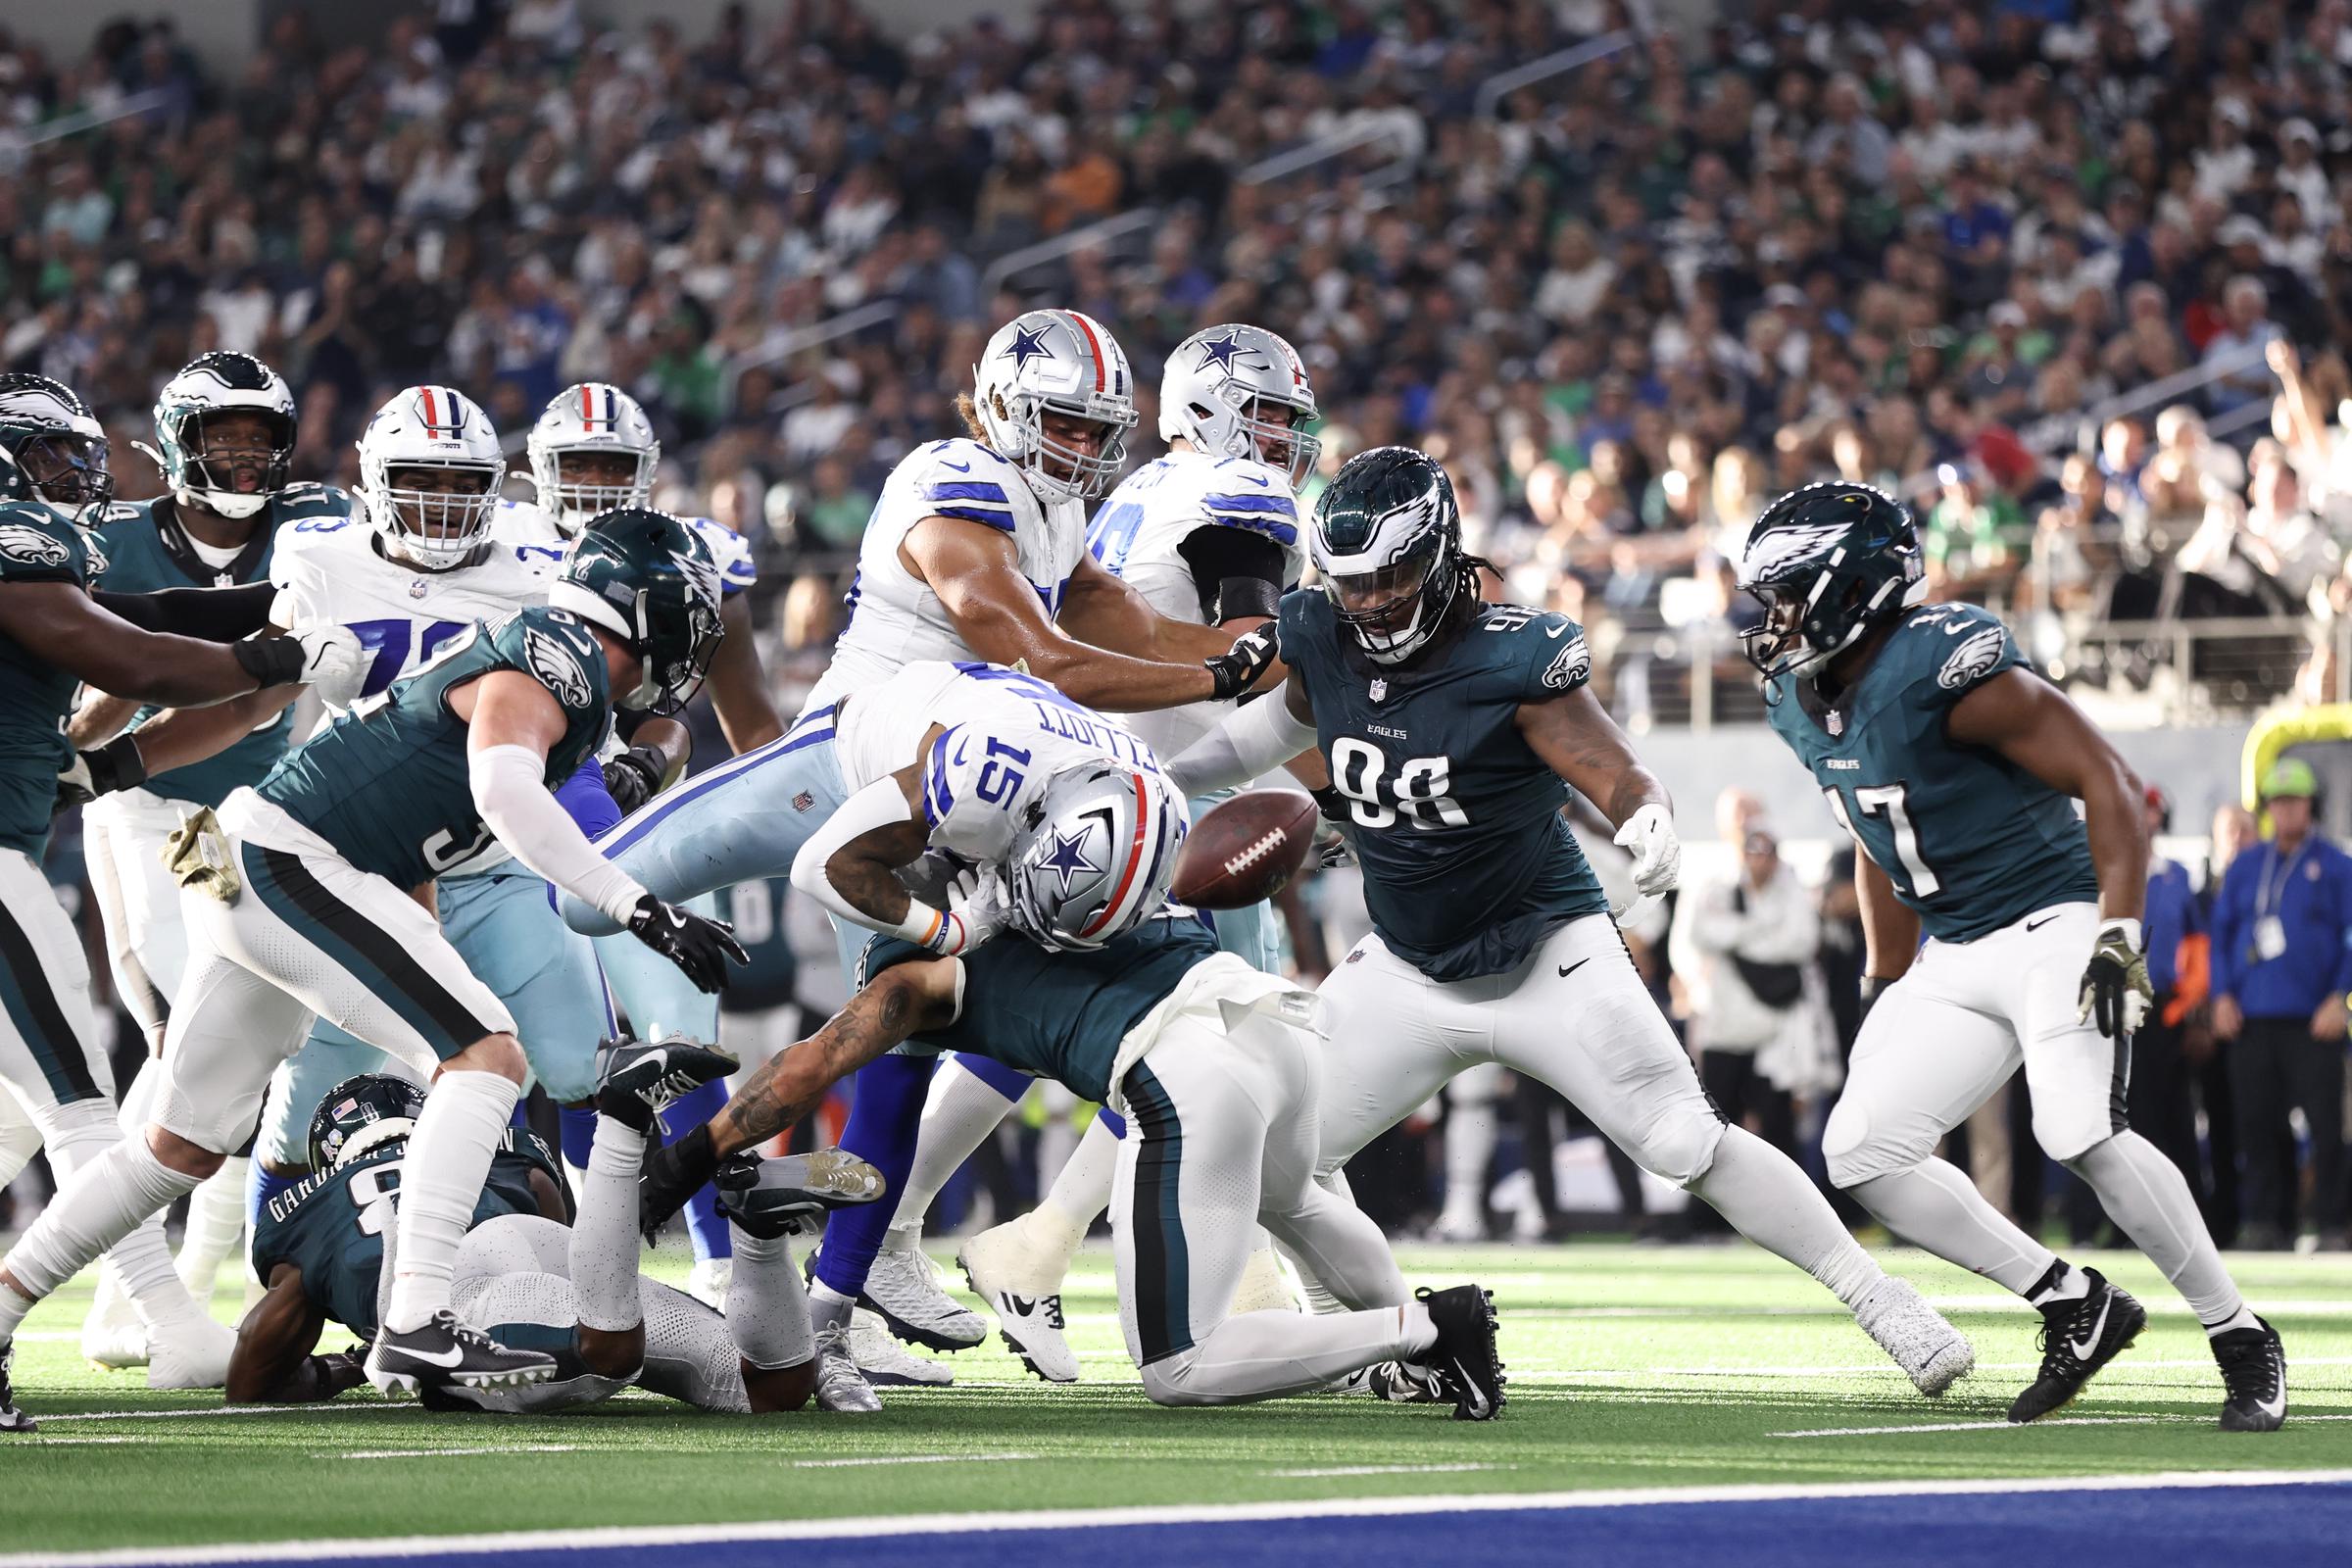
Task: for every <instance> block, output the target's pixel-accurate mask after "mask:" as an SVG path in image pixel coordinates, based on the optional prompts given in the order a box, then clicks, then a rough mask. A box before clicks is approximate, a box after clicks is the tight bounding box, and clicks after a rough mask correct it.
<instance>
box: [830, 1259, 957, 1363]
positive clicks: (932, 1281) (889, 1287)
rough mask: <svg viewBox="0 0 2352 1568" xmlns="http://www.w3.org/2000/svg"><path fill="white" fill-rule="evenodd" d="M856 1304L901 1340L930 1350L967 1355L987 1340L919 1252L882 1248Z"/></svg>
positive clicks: (867, 1275) (936, 1271)
mask: <svg viewBox="0 0 2352 1568" xmlns="http://www.w3.org/2000/svg"><path fill="white" fill-rule="evenodd" d="M858 1305H859V1306H862V1307H864V1308H865V1309H866V1310H868V1311H870V1312H873V1313H875V1314H877V1315H879V1316H880V1317H881V1319H882V1321H883V1322H885V1323H887V1324H889V1325H890V1332H891V1333H893V1334H896V1335H897V1336H898V1337H899V1338H900V1339H902V1340H906V1341H908V1342H909V1343H911V1344H915V1345H919V1346H922V1347H923V1348H925V1349H929V1350H968V1349H970V1348H972V1347H973V1346H975V1345H978V1344H979V1343H980V1342H981V1341H983V1340H985V1339H987V1338H988V1321H987V1319H985V1318H983V1317H982V1316H981V1315H980V1314H979V1313H977V1312H975V1311H973V1310H972V1309H971V1308H970V1307H968V1306H965V1305H964V1304H963V1303H962V1302H960V1301H958V1300H956V1299H955V1298H954V1297H952V1296H950V1295H949V1294H948V1293H947V1290H946V1288H945V1287H944V1286H942V1285H941V1284H940V1278H939V1267H938V1265H937V1264H935V1263H933V1262H932V1261H931V1255H930V1254H929V1253H928V1252H925V1251H924V1250H922V1249H921V1248H919V1247H891V1246H885V1247H884V1248H883V1249H882V1250H880V1251H878V1252H876V1253H875V1254H874V1266H873V1267H872V1268H871V1269H869V1270H867V1271H866V1276H865V1289H864V1291H863V1292H861V1293H860V1294H859V1296H858Z"/></svg>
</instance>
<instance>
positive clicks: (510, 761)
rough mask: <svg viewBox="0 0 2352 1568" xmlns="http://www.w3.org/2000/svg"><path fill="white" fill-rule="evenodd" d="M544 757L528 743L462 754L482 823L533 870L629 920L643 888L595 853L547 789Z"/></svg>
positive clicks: (614, 915) (585, 901) (585, 900)
mask: <svg viewBox="0 0 2352 1568" xmlns="http://www.w3.org/2000/svg"><path fill="white" fill-rule="evenodd" d="M546 766H547V760H546V759H544V758H542V757H540V756H538V755H537V754H536V753H534V752H532V751H531V749H530V748H529V747H527V746H485V747H483V748H482V749H481V750H480V751H478V752H474V753H472V754H471V755H470V756H468V757H467V759H466V779H467V782H468V783H470V784H471V785H472V788H473V804H474V808H475V809H477V810H479V811H480V812H481V813H482V825H483V826H485V827H487V828H488V829H489V830H490V831H491V832H492V833H494V834H496V835H497V836H498V842H499V843H501V844H503V845H505V846H506V847H507V848H508V849H509V850H510V851H512V852H513V853H514V856H515V858H516V859H517V860H520V861H521V862H522V863H523V864H524V865H527V866H529V867H530V868H531V870H533V871H534V872H536V873H538V874H539V875H540V876H543V877H545V878H547V879H548V881H550V882H553V883H554V884H555V885H556V886H557V887H559V888H562V889H563V890H564V892H566V893H568V894H570V895H571V896H572V897H574V898H576V899H578V900H579V901H580V902H581V903H583V904H589V905H593V906H595V907H597V908H598V909H600V910H602V911H603V912H604V913H605V915H606V916H607V917H608V918H609V919H611V920H613V921H614V922H615V923H616V924H620V925H624V926H625V925H627V924H628V922H629V915H630V912H631V911H632V910H633V909H634V908H635V907H636V904H637V901H638V900H640V899H642V898H644V897H645V889H644V888H643V887H642V886H640V885H639V884H638V883H637V881H636V879H635V878H633V877H631V876H630V875H629V874H628V873H627V872H626V871H623V870H622V869H621V868H620V867H619V866H617V865H614V864H613V862H612V861H611V860H608V859H606V858H604V857H603V856H602V855H600V854H598V853H597V849H596V846H595V845H593V844H591V843H589V842H588V835H587V834H585V833H582V832H581V831H580V829H579V825H578V824H577V823H575V822H573V821H572V819H571V818H570V817H568V816H566V815H564V808H563V807H561V806H559V805H557V804H556V798H555V797H554V796H553V795H550V794H549V793H548V791H547V785H546V784H545V783H544V782H543V778H542V775H543V773H544V770H545V768H546Z"/></svg>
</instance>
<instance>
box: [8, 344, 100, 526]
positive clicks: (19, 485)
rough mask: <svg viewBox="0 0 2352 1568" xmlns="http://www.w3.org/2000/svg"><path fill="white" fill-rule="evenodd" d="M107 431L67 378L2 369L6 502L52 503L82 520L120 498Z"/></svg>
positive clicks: (50, 504)
mask: <svg viewBox="0 0 2352 1568" xmlns="http://www.w3.org/2000/svg"><path fill="white" fill-rule="evenodd" d="M114 494H115V476H114V475H113V474H112V473H110V472H108V471H107V466H106V430H105V427H104V426H102V425H100V424H99V422H98V420H97V418H96V417H94V416H93V415H92V414H91V413H90V411H89V409H88V408H87V407H86V406H85V405H84V404H83V403H82V401H81V399H80V398H78V397H75V396H74V395H73V388H71V387H69V386H67V385H66V384H65V383H64V382H63V381H57V380H52V379H51V378H50V377H48V376H45V375H35V374H33V373H32V372H31V371H29V370H10V371H7V372H6V373H0V501H41V502H46V503H48V504H49V506H51V507H52V508H54V509H55V510H56V511H58V512H59V513H61V514H63V515H66V516H68V517H71V518H73V519H74V520H76V521H78V520H79V519H80V518H81V517H82V516H83V515H87V514H88V513H90V512H91V511H92V510H93V509H95V508H98V507H103V506H105V505H106V504H107V502H109V501H111V500H113V499H114Z"/></svg>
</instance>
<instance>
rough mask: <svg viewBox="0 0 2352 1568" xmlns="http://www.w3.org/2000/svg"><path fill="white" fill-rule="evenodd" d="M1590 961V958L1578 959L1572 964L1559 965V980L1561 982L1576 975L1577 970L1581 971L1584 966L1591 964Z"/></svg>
mask: <svg viewBox="0 0 2352 1568" xmlns="http://www.w3.org/2000/svg"><path fill="white" fill-rule="evenodd" d="M1592 961H1593V960H1592V959H1591V958H1579V959H1577V960H1576V961H1575V962H1574V963H1564V964H1562V965H1560V978H1561V979H1563V980H1565V979H1567V978H1568V977H1569V976H1570V975H1572V974H1574V973H1576V971H1577V970H1579V969H1582V968H1583V967H1584V966H1585V965H1586V964H1588V963H1591V962H1592Z"/></svg>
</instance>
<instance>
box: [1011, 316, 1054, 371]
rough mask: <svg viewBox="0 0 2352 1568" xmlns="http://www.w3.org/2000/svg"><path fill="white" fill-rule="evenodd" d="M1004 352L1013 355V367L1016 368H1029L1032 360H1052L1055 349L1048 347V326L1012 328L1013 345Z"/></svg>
mask: <svg viewBox="0 0 2352 1568" xmlns="http://www.w3.org/2000/svg"><path fill="white" fill-rule="evenodd" d="M1005 353H1006V354H1009V355H1011V356H1012V368H1014V369H1016V370H1025V369H1027V368H1029V362H1030V361H1031V360H1036V359H1047V360H1050V359H1052V358H1053V357H1054V351H1053V350H1052V349H1050V348H1048V347H1046V328H1044V327H1042V326H1039V327H1025V326H1016V327H1014V328H1013V329H1012V346H1011V347H1009V348H1007V349H1006V350H1005Z"/></svg>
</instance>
